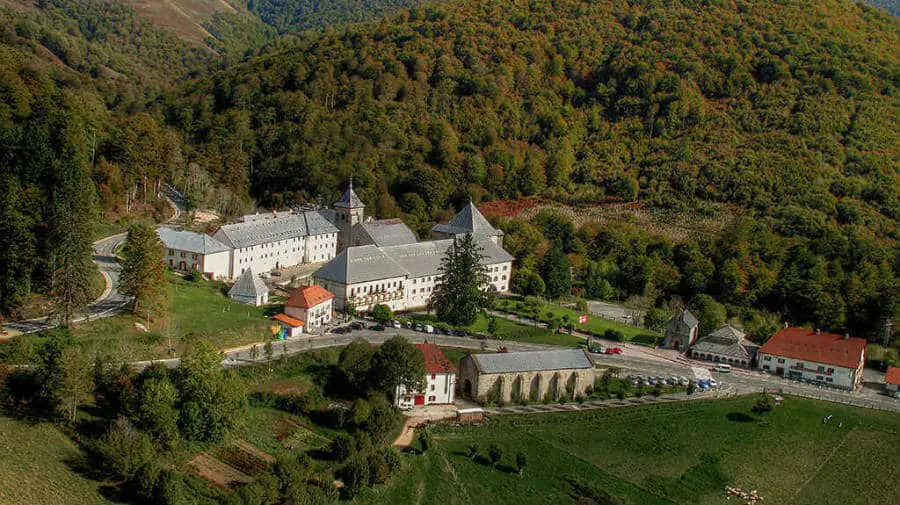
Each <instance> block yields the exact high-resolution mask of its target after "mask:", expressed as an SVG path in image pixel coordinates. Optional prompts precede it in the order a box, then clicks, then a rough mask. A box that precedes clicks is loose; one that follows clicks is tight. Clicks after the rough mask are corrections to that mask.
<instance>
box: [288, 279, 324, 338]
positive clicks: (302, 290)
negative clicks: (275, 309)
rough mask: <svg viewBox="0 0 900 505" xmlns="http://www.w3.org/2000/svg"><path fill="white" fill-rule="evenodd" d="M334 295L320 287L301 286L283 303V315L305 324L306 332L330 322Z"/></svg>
mask: <svg viewBox="0 0 900 505" xmlns="http://www.w3.org/2000/svg"><path fill="white" fill-rule="evenodd" d="M333 299H334V295H333V294H331V293H329V292H328V291H326V290H325V288H323V287H322V286H301V287H299V288H297V289H295V290H294V291H293V292H292V293H291V296H289V297H288V299H287V301H286V302H284V313H285V314H287V315H289V316H291V317H293V318H296V319H300V320H302V321H305V322H306V331H307V332H309V331H310V330H312V329H315V328H319V327H321V326H322V325H323V324H325V323H327V322H329V321H331V314H332V300H333Z"/></svg>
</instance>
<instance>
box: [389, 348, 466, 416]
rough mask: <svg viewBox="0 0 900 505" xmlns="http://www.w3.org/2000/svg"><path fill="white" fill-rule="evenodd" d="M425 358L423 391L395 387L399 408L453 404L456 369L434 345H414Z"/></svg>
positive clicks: (395, 396) (401, 386)
mask: <svg viewBox="0 0 900 505" xmlns="http://www.w3.org/2000/svg"><path fill="white" fill-rule="evenodd" d="M416 347H417V348H418V349H419V350H420V351H422V355H423V356H424V357H425V390H424V391H407V390H406V388H405V387H403V385H402V384H401V385H400V386H397V391H396V394H395V395H394V398H395V399H396V402H397V406H398V407H400V408H410V407H413V406H416V405H435V404H449V403H453V400H454V397H455V395H456V393H455V390H456V367H454V366H453V363H451V362H450V360H449V359H447V357H446V356H445V355H444V353H443V352H441V348H440V347H438V346H437V345H436V344H433V343H429V342H425V343H422V344H416Z"/></svg>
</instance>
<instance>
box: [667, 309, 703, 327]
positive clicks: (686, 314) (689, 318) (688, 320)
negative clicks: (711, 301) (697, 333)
mask: <svg viewBox="0 0 900 505" xmlns="http://www.w3.org/2000/svg"><path fill="white" fill-rule="evenodd" d="M669 322H670V323H672V322H674V323H684V324H685V325H687V327H688V328H693V327H694V326H697V325H698V324H700V321H698V320H697V318H696V317H694V315H693V314H691V311H689V310H688V309H684V310H682V311H681V312H679V313H678V314H675V317H673V318H672V319H670V320H669Z"/></svg>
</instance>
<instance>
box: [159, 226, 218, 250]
mask: <svg viewBox="0 0 900 505" xmlns="http://www.w3.org/2000/svg"><path fill="white" fill-rule="evenodd" d="M156 234H157V235H159V239H160V240H162V243H163V244H165V246H166V249H177V250H179V251H188V252H194V253H200V254H213V253H218V252H223V251H227V250H228V246H227V245H225V244H223V243H221V242H219V241H218V240H216V239H214V238H212V237H210V236H209V235H207V234H205V233H197V232H195V231H186V230H175V229H173V228H167V227H165V226H161V227H159V228H157V229H156Z"/></svg>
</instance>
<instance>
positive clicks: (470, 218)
mask: <svg viewBox="0 0 900 505" xmlns="http://www.w3.org/2000/svg"><path fill="white" fill-rule="evenodd" d="M432 230H434V231H438V232H442V233H448V234H452V235H459V234H461V233H471V234H473V235H478V236H492V235H502V234H503V232H502V231H500V230H498V229H496V228H494V227H493V226H491V223H489V222H488V220H487V219H485V218H484V215H482V214H481V211H479V210H478V207H476V206H475V204H474V203H472V201H471V200H469V203H468V204H466V206H465V207H463V208H462V209H461V210H460V211H459V213H457V214H456V215H455V216H453V219H451V220H450V222H449V223H447V224H443V223H441V224H436V225H435V226H434V228H432Z"/></svg>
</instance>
